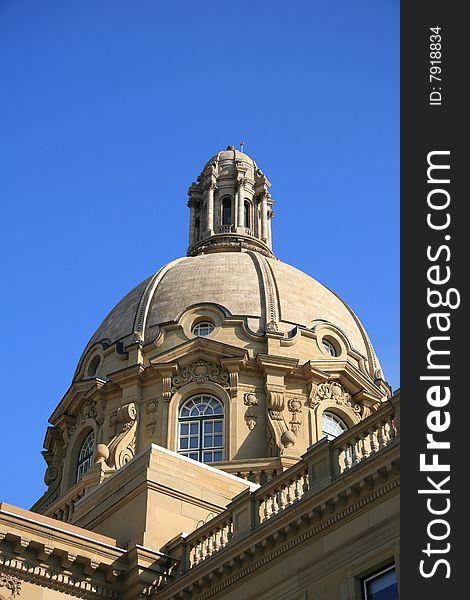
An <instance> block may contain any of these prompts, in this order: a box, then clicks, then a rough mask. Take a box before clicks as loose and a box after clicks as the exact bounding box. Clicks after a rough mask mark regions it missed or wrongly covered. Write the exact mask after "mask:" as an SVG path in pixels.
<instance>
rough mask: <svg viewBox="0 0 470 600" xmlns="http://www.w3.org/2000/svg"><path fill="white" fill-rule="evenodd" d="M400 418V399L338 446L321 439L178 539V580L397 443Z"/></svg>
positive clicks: (171, 548)
mask: <svg viewBox="0 0 470 600" xmlns="http://www.w3.org/2000/svg"><path fill="white" fill-rule="evenodd" d="M399 415H400V405H399V397H396V398H393V399H392V400H391V401H389V402H386V403H384V404H382V406H381V407H380V409H379V410H378V411H377V412H375V413H374V414H372V415H371V416H369V417H368V418H367V419H365V420H364V421H361V422H360V423H358V424H357V425H356V426H354V427H353V428H351V429H350V430H348V431H346V432H345V433H343V434H342V435H340V436H339V437H337V438H336V439H335V440H333V441H331V442H329V441H328V440H327V439H326V438H323V439H322V440H320V441H319V442H317V443H316V444H315V445H313V446H312V447H311V448H310V449H309V450H308V451H307V452H306V453H305V454H304V455H303V456H302V458H301V460H300V461H299V462H298V463H296V464H295V465H294V466H292V467H290V468H288V469H287V470H286V471H284V472H283V473H281V474H280V475H278V476H277V477H274V478H273V479H272V480H271V481H268V482H267V483H265V484H264V485H262V486H261V487H260V488H258V489H257V490H255V491H254V492H250V491H249V490H246V491H245V492H242V493H241V494H239V495H238V496H237V497H235V498H234V500H233V501H232V502H231V503H230V504H229V505H228V506H227V509H226V510H225V511H224V512H222V513H221V514H220V515H218V516H217V517H215V518H214V519H211V520H210V521H208V522H207V523H205V524H204V525H203V526H202V527H200V528H199V529H196V530H195V531H193V532H192V533H190V534H189V535H187V534H184V535H182V536H180V537H177V538H175V539H174V540H172V541H171V542H169V544H168V545H167V547H166V548H165V551H166V552H168V553H169V554H170V555H171V556H173V557H174V558H176V559H178V560H179V561H180V569H179V572H180V574H184V573H186V572H188V571H189V570H191V569H192V568H194V567H196V566H197V565H199V564H201V563H202V562H204V561H205V560H207V559H209V558H211V557H212V556H214V555H215V554H217V553H219V552H220V551H222V550H223V549H224V548H226V547H227V546H229V545H230V543H231V542H232V540H236V539H239V538H240V537H243V536H244V535H246V534H247V533H248V532H253V531H254V530H255V529H257V528H260V527H263V526H264V525H265V524H266V523H267V522H268V521H270V520H271V519H273V518H274V517H276V516H277V515H280V514H281V513H283V512H284V511H287V510H290V509H291V508H293V507H294V506H296V505H298V504H299V503H301V502H302V500H303V499H304V498H305V497H306V496H307V495H308V496H311V495H312V494H315V493H316V492H319V491H321V490H324V489H325V488H327V487H328V486H329V485H331V483H332V481H334V480H336V479H338V478H340V477H342V476H346V475H347V473H348V472H350V471H351V470H352V469H353V468H354V467H357V466H359V465H360V464H362V463H364V462H365V461H367V460H369V459H371V458H373V457H374V456H376V455H378V454H379V453H380V452H382V451H383V450H385V449H386V448H387V447H388V446H390V445H391V444H392V443H393V442H394V441H395V440H399V422H400V416H399ZM273 460H274V459H273ZM268 462H269V461H268ZM223 468H224V470H228V469H226V467H225V466H224V467H223ZM235 468H236V467H235ZM265 468H266V467H265ZM231 472H234V473H236V471H231Z"/></svg>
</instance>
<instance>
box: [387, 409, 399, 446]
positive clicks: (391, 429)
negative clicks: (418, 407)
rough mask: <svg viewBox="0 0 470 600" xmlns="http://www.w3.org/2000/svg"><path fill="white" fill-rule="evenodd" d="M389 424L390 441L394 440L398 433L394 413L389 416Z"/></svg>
mask: <svg viewBox="0 0 470 600" xmlns="http://www.w3.org/2000/svg"><path fill="white" fill-rule="evenodd" d="M388 426H389V435H390V441H393V440H394V439H395V437H396V435H397V430H396V429H395V418H394V416H393V415H390V416H389V418H388Z"/></svg>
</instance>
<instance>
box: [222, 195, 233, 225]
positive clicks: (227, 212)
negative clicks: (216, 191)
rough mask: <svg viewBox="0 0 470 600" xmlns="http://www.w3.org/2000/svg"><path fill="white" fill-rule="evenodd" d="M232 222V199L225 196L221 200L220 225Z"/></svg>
mask: <svg viewBox="0 0 470 600" xmlns="http://www.w3.org/2000/svg"><path fill="white" fill-rule="evenodd" d="M231 224H232V199H231V198H229V197H228V196H226V197H225V198H224V199H223V200H222V225H231Z"/></svg>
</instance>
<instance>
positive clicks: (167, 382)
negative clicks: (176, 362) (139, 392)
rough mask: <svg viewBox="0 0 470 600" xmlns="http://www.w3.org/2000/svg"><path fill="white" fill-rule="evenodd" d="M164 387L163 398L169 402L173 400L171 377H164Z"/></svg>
mask: <svg viewBox="0 0 470 600" xmlns="http://www.w3.org/2000/svg"><path fill="white" fill-rule="evenodd" d="M162 386H163V392H162V396H163V400H165V402H169V401H170V400H171V395H172V394H171V375H166V376H165V377H163V379H162Z"/></svg>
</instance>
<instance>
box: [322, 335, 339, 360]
mask: <svg viewBox="0 0 470 600" xmlns="http://www.w3.org/2000/svg"><path fill="white" fill-rule="evenodd" d="M322 346H323V350H324V352H326V354H329V355H330V356H338V352H337V351H336V348H335V346H334V345H333V344H332V343H331V342H330V340H327V339H325V338H323V340H322Z"/></svg>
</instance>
